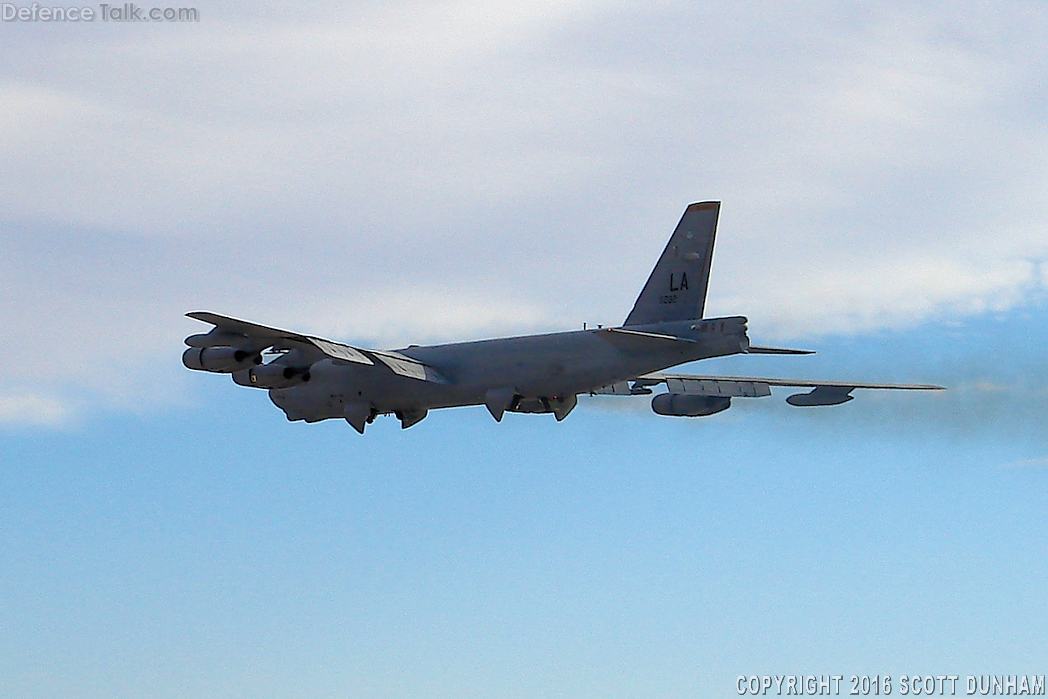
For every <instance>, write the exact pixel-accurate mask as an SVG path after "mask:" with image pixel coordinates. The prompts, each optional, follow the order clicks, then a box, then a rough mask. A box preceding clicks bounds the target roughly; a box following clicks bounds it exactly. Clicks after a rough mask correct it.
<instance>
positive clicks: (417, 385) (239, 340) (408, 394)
mask: <svg viewBox="0 0 1048 699" xmlns="http://www.w3.org/2000/svg"><path fill="white" fill-rule="evenodd" d="M719 215H720V202H716V201H707V202H699V203H696V204H691V205H690V206H688V208H687V209H686V210H685V212H684V216H683V217H682V218H681V220H680V223H678V224H677V228H676V229H675V230H674V232H673V235H672V236H671V237H670V240H669V243H668V244H667V245H666V249H665V250H664V251H663V253H662V257H660V258H659V261H658V263H657V264H656V265H655V269H654V270H653V271H652V273H651V276H650V277H649V278H648V282H647V284H645V285H644V289H643V290H642V291H641V293H640V296H639V297H638V298H637V301H636V303H635V304H634V306H633V310H632V311H631V312H630V314H629V315H628V316H627V317H626V320H625V322H624V323H623V324H622V325H621V326H620V327H609V328H605V327H599V326H598V327H597V328H589V329H583V330H575V331H569V332H558V333H549V334H543V335H527V336H521V337H507V338H499V339H494V340H480V341H476V342H459V343H453V344H445V345H431V346H424V347H420V346H418V345H411V346H409V347H405V348H403V349H398V350H377V349H365V348H360V347H351V346H349V345H345V344H342V343H340V342H333V341H331V340H325V339H323V338H319V337H313V336H311V335H302V334H299V333H294V332H289V331H286V330H278V329H276V328H270V327H266V326H264V325H256V324H254V323H249V322H246V321H243V320H237V319H235V318H228V317H226V316H221V315H217V314H215V313H209V312H195V313H188V314H187V315H188V316H189V317H190V318H195V319H197V320H200V321H203V322H205V323H210V324H211V325H213V326H214V328H212V329H211V331H210V332H208V333H205V334H199V335H192V336H190V337H187V338H186V341H185V342H186V344H187V345H189V349H187V350H186V351H185V354H184V355H183V356H182V361H183V363H184V364H185V365H186V367H188V368H190V369H196V370H201V371H210V372H216V373H225V374H232V377H233V381H234V382H236V383H238V384H240V385H241V386H250V387H255V388H263V389H267V390H268V391H269V397H270V399H271V400H272V401H273V403H275V404H276V405H277V407H279V408H280V409H281V410H283V411H284V413H285V414H286V415H287V419H288V420H291V421H295V420H305V421H306V422H318V421H320V420H327V419H329V418H344V419H345V420H346V421H347V422H348V423H349V424H350V425H352V426H353V428H354V429H356V431H357V432H359V433H361V434H363V433H364V428H365V427H366V426H367V425H368V424H369V423H371V422H373V421H374V419H375V418H376V417H377V416H379V415H387V414H393V415H395V416H396V417H397V418H398V419H399V420H400V423H401V426H402V427H403V428H405V429H406V428H408V427H411V426H412V425H414V424H416V423H417V422H419V421H420V420H422V419H423V418H424V417H426V414H427V413H428V411H430V410H433V409H435V408H451V407H456V406H468V405H483V406H485V407H487V409H488V411H490V413H491V416H492V417H493V418H495V420H496V421H501V420H502V417H503V414H504V413H506V412H514V413H552V414H553V415H554V417H556V419H557V420H558V421H560V420H563V419H564V418H565V417H567V415H568V413H570V412H571V411H572V409H574V407H575V405H576V404H577V402H578V398H577V396H578V395H580V394H593V395H650V394H651V393H652V392H653V391H652V387H653V386H657V385H660V384H665V385H666V387H667V389H668V390H667V392H665V393H660V394H658V395H655V396H654V398H653V399H652V401H651V407H652V409H653V410H654V411H655V412H656V413H658V414H659V415H674V416H687V417H697V416H702V415H713V414H714V413H719V412H721V411H722V410H727V409H728V408H729V407H730V406H731V399H732V398H737V397H761V396H769V395H771V390H770V387H771V386H792V387H801V388H811V389H812V390H811V391H810V392H807V393H797V394H795V395H791V396H790V397H789V398H787V399H786V401H787V402H788V403H790V404H791V405H796V406H816V405H838V404H840V403H845V402H847V401H849V400H852V398H853V396H852V395H851V392H852V391H853V390H855V389H867V388H870V389H901V390H936V389H941V388H942V387H941V386H931V385H924V384H873V383H853V382H839V381H795V380H792V379H790V380H786V379H768V378H753V377H739V376H697V375H692V374H667V373H662V371H663V370H664V369H667V368H670V367H673V366H676V365H678V364H683V363H686V362H693V361H696V360H699V359H707V358H710V357H724V356H728V355H733V354H740V353H741V354H747V353H748V354H810V352H807V351H804V350H790V349H776V348H770V347H755V346H751V345H750V341H749V338H748V337H747V335H746V322H747V321H746V318H744V317H741V316H732V317H727V318H703V317H702V316H703V307H704V305H705V301H706V289H707V285H708V282H709V276H710V263H711V262H712V260H713V241H714V238H715V235H716V232H717V219H718V217H719ZM263 353H265V354H267V355H269V356H271V357H272V356H273V355H275V358H271V360H270V361H268V362H264V360H263Z"/></svg>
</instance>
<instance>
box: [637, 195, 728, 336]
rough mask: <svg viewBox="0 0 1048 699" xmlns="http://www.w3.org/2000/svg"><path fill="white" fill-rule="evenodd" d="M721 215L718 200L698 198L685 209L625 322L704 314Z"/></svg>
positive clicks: (695, 316) (660, 321)
mask: <svg viewBox="0 0 1048 699" xmlns="http://www.w3.org/2000/svg"><path fill="white" fill-rule="evenodd" d="M719 215H720V202H719V201H704V202H699V203H697V204H692V205H691V206H689V207H688V208H687V209H685V210H684V216H683V217H682V218H681V220H680V223H678V224H677V229H676V230H675V231H673V235H672V236H670V242H669V243H668V244H667V245H666V249H665V250H663V251H662V257H660V258H659V261H658V264H656V265H655V269H654V270H652V272H651V276H650V277H648V283H647V284H645V285H644V290H643V291H641V292H640V296H638V297H637V302H636V303H635V304H633V310H632V311H631V312H630V314H629V316H627V318H626V322H625V323H623V325H648V324H650V323H669V322H673V321H678V320H692V319H696V318H702V309H703V306H705V305H706V286H707V285H708V284H709V280H710V262H711V261H712V260H713V239H714V237H715V236H716V234H717V217H718V216H719Z"/></svg>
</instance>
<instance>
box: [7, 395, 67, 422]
mask: <svg viewBox="0 0 1048 699" xmlns="http://www.w3.org/2000/svg"><path fill="white" fill-rule="evenodd" d="M72 414H73V411H72V409H71V406H70V404H69V402H68V401H66V400H63V399H60V398H58V397H55V396H51V395H47V394H44V393H37V392H30V391H18V392H7V391H4V392H3V393H0V425H6V426H26V425H32V426H43V427H56V426H59V425H62V424H65V423H66V422H67V421H68V420H69V419H70V418H71V417H72Z"/></svg>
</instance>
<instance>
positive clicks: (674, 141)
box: [0, 0, 1048, 401]
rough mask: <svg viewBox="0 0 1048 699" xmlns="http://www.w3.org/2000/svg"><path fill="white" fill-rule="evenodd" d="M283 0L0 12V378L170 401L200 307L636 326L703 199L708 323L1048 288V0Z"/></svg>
mask: <svg viewBox="0 0 1048 699" xmlns="http://www.w3.org/2000/svg"><path fill="white" fill-rule="evenodd" d="M285 12H286V11H285V10H283V9H281V8H267V7H265V6H250V7H249V6H247V5H244V6H228V7H223V8H221V9H217V8H216V9H215V10H214V15H207V14H206V13H205V16H204V17H203V18H202V20H201V22H200V23H199V24H197V25H194V26H192V27H181V26H165V27H155V28H152V29H150V30H146V29H144V28H143V27H132V26H129V27H116V26H113V27H104V26H102V25H98V26H83V27H78V28H77V30H78V33H76V34H71V33H58V32H50V33H44V32H45V31H50V30H49V29H48V28H46V27H39V26H29V25H26V26H21V25H20V26H17V27H5V30H6V29H11V31H10V32H7V37H6V38H7V39H10V40H9V41H8V42H6V43H5V46H4V47H3V48H0V55H2V57H3V58H4V65H5V68H4V69H3V71H4V72H3V73H2V74H0V156H2V157H3V158H4V162H5V167H4V168H3V170H2V171H0V187H2V188H3V189H4V191H5V193H6V194H7V196H5V197H4V199H3V201H2V202H0V221H4V222H6V223H4V224H3V225H2V226H0V244H2V245H3V247H4V251H5V261H6V263H7V265H8V267H9V268H8V269H6V270H5V277H4V288H3V296H2V297H0V331H2V332H3V333H4V336H5V337H19V338H20V341H19V342H18V343H16V344H15V346H14V347H11V348H5V352H7V353H8V355H9V357H11V358H17V360H18V361H17V362H14V361H12V362H9V364H8V365H9V366H18V367H23V366H26V367H29V368H30V370H32V371H33V372H35V373H37V374H39V375H42V376H48V377H50V378H49V380H51V381H53V382H54V385H55V386H56V387H61V386H69V385H72V386H75V387H77V388H81V389H85V390H88V391H89V392H91V393H92V395H95V396H96V399H97V400H107V401H132V400H133V396H134V395H136V393H139V392H140V391H139V390H138V389H139V388H140V387H142V386H145V385H149V386H150V391H151V392H152V391H155V390H160V389H157V388H156V386H157V384H165V382H167V383H168V384H169V389H168V390H169V392H171V393H177V385H176V384H177V379H171V378H168V377H169V376H170V375H171V374H172V372H175V373H177V372H178V371H179V367H178V364H177V359H172V358H174V357H177V354H178V352H179V351H180V345H179V341H180V338H181V337H182V336H184V335H185V334H188V333H189V332H192V331H193V325H194V324H193V323H192V322H190V321H187V320H185V319H182V318H180V315H181V313H183V312H185V311H188V310H195V309H201V308H207V309H211V310H215V311H218V312H224V313H229V314H232V315H240V316H245V317H248V318H250V319H253V320H257V321H259V322H264V323H270V324H274V325H284V326H287V327H290V328H292V329H304V330H309V331H311V332H316V333H318V334H326V335H329V336H335V337H341V338H342V339H348V340H351V341H352V340H355V339H358V338H363V339H369V340H374V341H375V342H376V343H377V344H383V345H391V344H403V343H406V342H412V341H422V342H425V341H434V340H444V339H454V338H456V337H463V338H466V337H478V336H484V335H491V334H500V333H513V332H526V331H529V330H533V329H552V328H557V327H563V328H571V327H577V326H578V325H580V324H581V322H582V321H589V322H591V323H597V322H603V323H614V322H619V321H620V320H621V319H622V318H623V317H624V316H625V313H626V312H627V311H628V310H629V307H630V304H631V303H632V301H633V298H634V296H635V294H636V293H637V291H638V290H639V288H640V286H641V285H642V283H643V281H644V279H645V278H646V276H647V274H648V272H649V270H650V268H651V265H652V264H653V263H654V261H655V257H656V256H657V254H658V252H659V250H661V247H662V245H663V244H664V241H665V239H666V237H667V236H668V234H669V232H670V230H671V229H672V227H673V225H674V224H675V222H676V218H677V216H679V215H680V212H681V211H682V210H683V207H684V205H685V204H687V203H688V202H689V201H693V200H696V199H706V198H720V199H722V200H723V201H724V208H723V210H722V222H721V227H720V240H719V243H718V250H717V259H716V263H715V266H714V271H713V280H712V285H711V301H710V311H711V312H713V313H732V314H735V313H743V314H746V315H749V316H750V317H751V320H752V321H753V322H752V326H753V327H754V328H759V329H760V330H761V333H762V334H761V337H765V338H768V337H772V336H774V337H777V338H787V339H788V338H794V337H800V336H809V335H812V334H816V333H820V332H864V331H868V330H874V329H878V328H885V327H890V328H904V327H912V326H915V325H916V324H918V323H920V322H922V321H925V320H928V319H949V318H951V317H961V318H963V317H964V316H966V315H969V314H972V313H979V312H982V311H985V310H987V309H990V310H1007V309H1008V308H1012V307H1015V306H1016V305H1018V304H1021V303H1023V302H1024V301H1026V300H1028V299H1030V298H1033V297H1035V296H1037V295H1038V294H1043V291H1044V289H1045V287H1046V286H1048V282H1046V274H1045V271H1044V270H1045V269H1046V265H1048V263H1046V260H1048V236H1045V235H1044V223H1043V222H1044V221H1045V220H1048V194H1046V192H1048V166H1045V163H1046V162H1048V157H1046V156H1048V129H1046V124H1045V116H1044V115H1045V113H1046V112H1045V109H1044V104H1043V98H1042V97H1041V95H1043V94H1045V92H1044V89H1043V88H1044V85H1043V83H1044V78H1043V76H1044V75H1045V74H1048V70H1046V63H1048V48H1046V47H1045V46H1044V43H1043V40H1042V38H1043V30H1042V29H1043V27H1044V26H1045V23H1046V22H1045V20H1046V19H1048V10H1046V9H1045V8H1044V7H1043V6H1042V5H1040V4H1037V3H1017V4H1014V3H1013V4H1011V5H1009V6H1008V7H1007V8H1005V7H998V6H982V5H978V4H974V3H969V4H963V3H962V4H961V5H956V4H951V5H945V4H944V5H938V6H937V5H915V6H913V7H905V6H899V5H897V4H891V5H883V6H878V5H874V6H869V5H867V6H862V7H858V6H855V5H853V4H851V3H837V2H829V1H826V2H818V1H815V0H811V1H809V2H801V3H791V4H789V5H784V6H781V7H775V8H769V7H768V6H767V4H766V3H750V4H747V3H738V4H735V5H733V6H732V7H730V8H728V7H724V8H722V7H719V6H710V7H706V6H703V5H695V4H694V3H664V4H659V5H658V6H654V7H653V6H650V5H641V4H637V5H621V4H614V5H612V4H603V3H588V2H574V3H546V4H525V5H519V4H518V5H513V6H508V5H507V6H501V5H495V6H492V5H490V4H488V5H485V4H483V3H473V2H460V3H455V4H452V5H448V4H444V3H427V2H418V3H412V4H408V5H394V6H390V5H387V4H384V3H373V4H353V5H352V6H343V5H331V6H327V5H318V6H315V7H312V8H311V9H310V11H309V12H308V13H307V12H302V13H297V15H296V16H295V17H293V18H288V17H287V16H286V15H285V14H283V13H285ZM51 29H53V28H51ZM44 59H46V60H44ZM45 66H46V68H45ZM73 357H77V358H79V360H80V362H79V363H77V362H74V361H73ZM113 357H119V366H120V367H121V369H120V371H119V372H118V374H119V375H118V376H116V377H114V376H112V375H111V374H112V372H105V371H97V370H95V369H89V370H82V369H78V368H75V367H82V366H88V367H99V366H101V367H107V366H111V364H112V361H113ZM3 371H8V372H14V371H15V370H14V369H11V370H0V380H2V381H7V382H10V381H12V380H14V379H15V377H14V376H13V374H10V375H8V376H5V375H4V374H3ZM171 385H175V386H176V387H175V388H170V386H171Z"/></svg>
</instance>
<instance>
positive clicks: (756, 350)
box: [746, 345, 815, 354]
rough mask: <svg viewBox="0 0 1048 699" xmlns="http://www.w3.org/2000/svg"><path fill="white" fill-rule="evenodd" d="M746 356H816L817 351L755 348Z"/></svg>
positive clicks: (749, 350)
mask: <svg viewBox="0 0 1048 699" xmlns="http://www.w3.org/2000/svg"><path fill="white" fill-rule="evenodd" d="M746 354H815V350H799V349H783V348H781V347H754V346H753V345H750V348H749V349H748V350H746Z"/></svg>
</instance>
